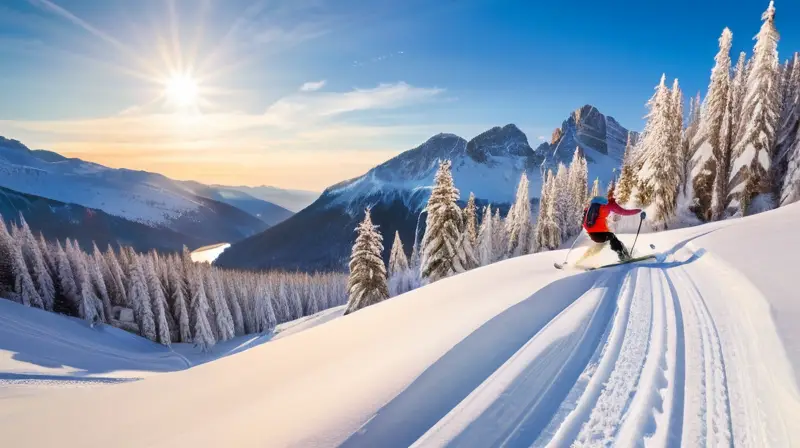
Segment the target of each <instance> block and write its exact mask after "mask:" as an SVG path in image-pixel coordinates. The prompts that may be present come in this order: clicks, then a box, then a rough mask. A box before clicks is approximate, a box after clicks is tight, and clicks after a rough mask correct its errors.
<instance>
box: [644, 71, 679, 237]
mask: <svg viewBox="0 0 800 448" xmlns="http://www.w3.org/2000/svg"><path fill="white" fill-rule="evenodd" d="M664 81H665V76H664V75H662V76H661V82H660V83H659V85H658V86H657V87H656V93H655V94H654V95H653V97H652V98H651V99H650V101H648V103H647V105H648V108H649V109H650V111H649V113H648V114H647V124H646V125H645V130H644V133H643V135H642V141H641V152H642V154H641V157H642V161H643V165H642V169H641V170H640V171H639V173H638V177H639V182H638V184H639V185H638V198H637V201H638V203H639V204H641V205H642V206H643V207H645V208H650V210H649V213H648V215H650V216H652V223H653V224H652V225H653V228H655V229H665V228H666V227H667V225H668V224H669V222H670V220H671V219H672V217H673V216H674V214H675V207H676V201H677V193H678V183H679V180H680V179H679V173H678V172H679V170H680V165H679V163H678V148H676V147H674V145H673V143H674V140H673V139H672V136H671V134H672V130H673V129H674V123H675V119H674V117H673V114H672V112H673V107H671V103H672V99H671V94H670V91H669V89H668V88H667V86H666V85H665V82H664Z"/></svg>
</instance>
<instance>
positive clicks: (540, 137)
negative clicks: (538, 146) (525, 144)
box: [536, 135, 547, 142]
mask: <svg viewBox="0 0 800 448" xmlns="http://www.w3.org/2000/svg"><path fill="white" fill-rule="evenodd" d="M536 139H537V140H539V141H542V142H544V141H547V137H545V136H544V135H540V136H538V137H536Z"/></svg>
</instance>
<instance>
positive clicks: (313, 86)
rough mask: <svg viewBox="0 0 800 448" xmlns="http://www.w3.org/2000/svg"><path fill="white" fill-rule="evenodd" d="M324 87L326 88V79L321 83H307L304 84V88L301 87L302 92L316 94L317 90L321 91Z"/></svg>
mask: <svg viewBox="0 0 800 448" xmlns="http://www.w3.org/2000/svg"><path fill="white" fill-rule="evenodd" d="M323 87H325V80H324V79H323V80H321V81H309V82H307V83H304V84H303V85H302V86H300V91H301V92H316V91H317V90H319V89H321V88H323Z"/></svg>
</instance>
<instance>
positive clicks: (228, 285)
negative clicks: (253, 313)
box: [220, 271, 246, 336]
mask: <svg viewBox="0 0 800 448" xmlns="http://www.w3.org/2000/svg"><path fill="white" fill-rule="evenodd" d="M236 277H237V275H236V274H235V273H234V272H230V271H228V272H226V273H224V274H223V273H222V272H220V281H222V282H223V283H224V287H225V298H226V299H227V301H228V308H229V309H230V310H231V317H232V318H233V331H234V334H235V335H236V336H243V335H245V334H246V332H245V329H244V310H243V309H242V305H241V300H240V299H239V293H238V292H237V291H236V288H235V287H234V286H233V283H234V282H235V281H236Z"/></svg>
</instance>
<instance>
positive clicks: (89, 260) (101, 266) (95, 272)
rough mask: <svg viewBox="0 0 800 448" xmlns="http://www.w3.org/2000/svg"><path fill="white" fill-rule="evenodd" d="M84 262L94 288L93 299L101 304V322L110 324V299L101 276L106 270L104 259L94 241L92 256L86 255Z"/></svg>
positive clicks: (103, 278)
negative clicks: (98, 300) (95, 298)
mask: <svg viewBox="0 0 800 448" xmlns="http://www.w3.org/2000/svg"><path fill="white" fill-rule="evenodd" d="M85 260H86V267H87V269H88V271H89V278H91V280H92V285H93V286H94V294H95V297H97V298H98V299H100V302H101V303H102V307H101V309H102V317H103V321H105V322H110V321H111V317H112V316H113V311H112V310H113V308H112V306H111V297H109V294H108V288H107V287H106V281H105V277H104V276H103V271H104V270H106V266H105V259H104V258H103V254H102V253H100V249H98V248H97V245H96V244H95V243H94V241H92V255H91V256H89V255H87V256H86V257H85Z"/></svg>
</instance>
